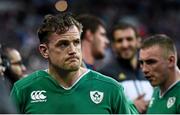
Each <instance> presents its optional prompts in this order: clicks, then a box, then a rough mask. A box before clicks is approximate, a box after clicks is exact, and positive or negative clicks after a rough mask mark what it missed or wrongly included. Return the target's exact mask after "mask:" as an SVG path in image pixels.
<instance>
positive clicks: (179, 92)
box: [147, 81, 180, 114]
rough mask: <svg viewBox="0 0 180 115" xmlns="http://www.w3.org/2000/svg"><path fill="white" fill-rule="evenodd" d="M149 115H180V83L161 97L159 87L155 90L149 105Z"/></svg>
mask: <svg viewBox="0 0 180 115" xmlns="http://www.w3.org/2000/svg"><path fill="white" fill-rule="evenodd" d="M147 113H148V114H180V81H179V82H177V83H176V84H174V85H173V86H172V87H171V88H170V89H169V90H168V91H167V92H166V93H165V94H164V96H162V97H160V89H159V87H157V88H155V90H154V94H153V97H152V99H151V101H150V103H149V108H148V111H147Z"/></svg>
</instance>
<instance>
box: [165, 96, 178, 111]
mask: <svg viewBox="0 0 180 115" xmlns="http://www.w3.org/2000/svg"><path fill="white" fill-rule="evenodd" d="M175 102H176V97H169V99H168V101H167V108H168V109H169V108H170V107H172V106H173V105H174V103H175Z"/></svg>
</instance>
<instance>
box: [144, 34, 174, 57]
mask: <svg viewBox="0 0 180 115" xmlns="http://www.w3.org/2000/svg"><path fill="white" fill-rule="evenodd" d="M155 45H157V46H160V47H161V48H162V49H163V51H164V56H165V57H167V55H168V54H169V53H170V52H172V53H174V54H175V55H176V57H177V50H176V46H175V44H174V42H173V40H172V39H171V38H170V37H168V36H167V35H165V34H157V35H153V36H150V37H148V38H146V39H145V40H144V41H143V43H142V45H141V49H146V48H149V47H152V46H155Z"/></svg>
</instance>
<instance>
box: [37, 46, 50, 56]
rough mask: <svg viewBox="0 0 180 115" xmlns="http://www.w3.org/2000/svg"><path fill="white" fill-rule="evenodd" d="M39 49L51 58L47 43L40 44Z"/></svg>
mask: <svg viewBox="0 0 180 115" xmlns="http://www.w3.org/2000/svg"><path fill="white" fill-rule="evenodd" d="M39 51H40V53H41V55H42V56H43V57H44V58H45V59H48V58H49V51H48V46H47V44H40V45H39Z"/></svg>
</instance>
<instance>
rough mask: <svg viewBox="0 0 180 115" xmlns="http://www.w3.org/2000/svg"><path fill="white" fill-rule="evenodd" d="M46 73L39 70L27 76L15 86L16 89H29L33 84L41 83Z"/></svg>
mask: <svg viewBox="0 0 180 115" xmlns="http://www.w3.org/2000/svg"><path fill="white" fill-rule="evenodd" d="M45 75H46V72H45V71H42V70H38V71H35V72H33V73H31V74H29V75H27V76H26V77H24V78H22V79H20V80H18V81H17V82H16V83H15V84H14V86H16V88H24V87H28V86H30V85H32V84H35V83H36V82H37V81H40V80H41V79H42V78H43V77H42V76H45Z"/></svg>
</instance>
